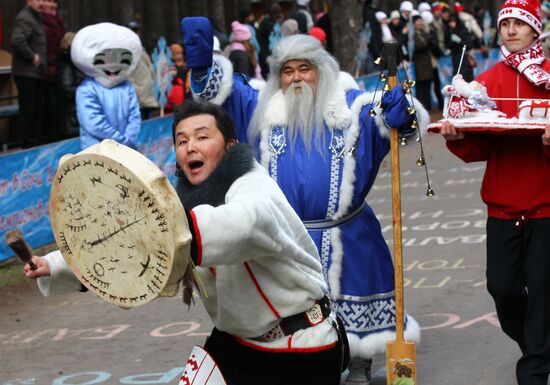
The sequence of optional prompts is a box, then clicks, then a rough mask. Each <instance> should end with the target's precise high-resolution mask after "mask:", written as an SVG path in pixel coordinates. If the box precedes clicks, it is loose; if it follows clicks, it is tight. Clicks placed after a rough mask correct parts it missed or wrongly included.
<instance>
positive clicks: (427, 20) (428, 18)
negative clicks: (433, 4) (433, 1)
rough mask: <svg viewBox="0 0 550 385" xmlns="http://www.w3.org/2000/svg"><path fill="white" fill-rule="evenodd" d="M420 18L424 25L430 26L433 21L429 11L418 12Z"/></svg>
mask: <svg viewBox="0 0 550 385" xmlns="http://www.w3.org/2000/svg"><path fill="white" fill-rule="evenodd" d="M420 16H422V19H423V20H424V23H426V24H432V23H433V21H434V15H433V13H432V12H431V11H422V12H420Z"/></svg>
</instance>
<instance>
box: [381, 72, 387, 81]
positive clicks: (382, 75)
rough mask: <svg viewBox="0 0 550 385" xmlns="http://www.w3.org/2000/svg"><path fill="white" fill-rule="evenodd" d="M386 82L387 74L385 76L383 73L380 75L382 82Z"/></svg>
mask: <svg viewBox="0 0 550 385" xmlns="http://www.w3.org/2000/svg"><path fill="white" fill-rule="evenodd" d="M386 80H388V78H387V77H386V74H385V73H381V74H380V81H381V82H385V81H386Z"/></svg>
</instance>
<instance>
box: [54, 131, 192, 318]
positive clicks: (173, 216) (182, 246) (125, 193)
mask: <svg viewBox="0 0 550 385" xmlns="http://www.w3.org/2000/svg"><path fill="white" fill-rule="evenodd" d="M49 208H50V219H51V223H52V228H53V232H54V236H55V240H56V242H57V244H58V245H59V247H60V250H61V253H62V254H63V257H64V258H65V260H66V261H67V263H68V264H69V266H70V267H71V270H72V271H73V273H74V274H75V275H76V277H77V278H78V279H79V280H80V281H81V282H82V284H84V286H86V287H87V288H88V289H89V290H91V291H92V292H94V293H95V294H96V295H98V296H99V297H101V298H102V299H104V300H106V301H107V302H110V303H112V304H114V305H117V306H120V307H123V308H129V307H135V306H139V305H143V304H145V303H148V302H150V301H152V300H153V299H155V298H157V297H158V296H173V295H175V294H176V293H177V291H178V288H179V281H180V280H181V278H182V277H183V275H184V273H185V270H186V268H187V265H188V263H189V260H190V257H189V255H190V241H191V233H190V231H189V226H188V223H187V220H186V217H185V214H184V211H183V207H182V205H181V202H180V200H179V198H178V196H177V193H176V192H175V190H174V189H173V187H172V185H171V184H170V182H168V180H167V179H166V177H165V176H164V174H163V173H162V172H161V171H160V170H159V169H158V168H157V167H156V166H155V164H154V163H153V162H151V161H150V160H149V159H147V158H146V157H145V156H143V155H141V154H140V153H138V152H137V151H134V150H132V149H131V148H129V147H126V146H124V145H121V144H119V143H117V142H115V141H113V140H105V141H103V142H101V143H99V144H96V145H94V146H91V147H89V148H88V149H86V150H84V151H82V152H80V153H78V154H76V155H66V156H64V157H63V158H61V160H60V163H59V167H58V170H57V172H56V174H55V177H54V180H53V182H52V189H51V193H50V207H49Z"/></svg>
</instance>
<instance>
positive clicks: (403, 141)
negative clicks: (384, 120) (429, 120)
mask: <svg viewBox="0 0 550 385" xmlns="http://www.w3.org/2000/svg"><path fill="white" fill-rule="evenodd" d="M399 144H400V145H402V146H406V145H407V138H406V137H404V136H402V137H401V141H400V142H399Z"/></svg>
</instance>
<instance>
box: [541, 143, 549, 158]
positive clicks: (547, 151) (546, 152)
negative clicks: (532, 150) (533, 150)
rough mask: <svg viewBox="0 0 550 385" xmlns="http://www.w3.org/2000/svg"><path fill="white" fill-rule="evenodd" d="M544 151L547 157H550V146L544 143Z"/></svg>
mask: <svg viewBox="0 0 550 385" xmlns="http://www.w3.org/2000/svg"><path fill="white" fill-rule="evenodd" d="M542 151H543V153H544V156H545V157H546V159H550V146H545V145H544V144H543V145H542Z"/></svg>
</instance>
